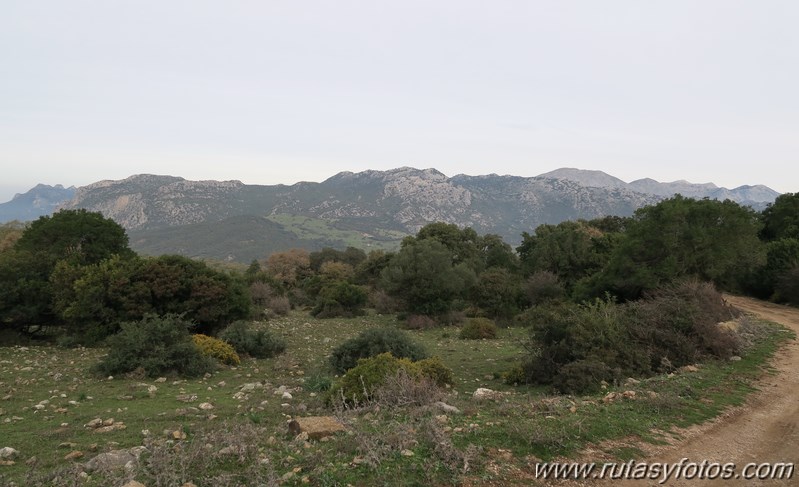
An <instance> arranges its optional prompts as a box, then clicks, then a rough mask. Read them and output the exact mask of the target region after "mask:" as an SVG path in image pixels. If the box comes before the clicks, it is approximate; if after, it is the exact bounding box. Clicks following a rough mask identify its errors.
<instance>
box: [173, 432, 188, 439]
mask: <svg viewBox="0 0 799 487" xmlns="http://www.w3.org/2000/svg"><path fill="white" fill-rule="evenodd" d="M172 438H173V439H175V440H185V439H186V433H184V432H183V431H180V430H175V431H173V432H172Z"/></svg>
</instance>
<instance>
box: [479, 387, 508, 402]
mask: <svg viewBox="0 0 799 487" xmlns="http://www.w3.org/2000/svg"><path fill="white" fill-rule="evenodd" d="M472 399H474V400H475V401H486V400H496V399H502V393H501V392H498V391H494V390H492V389H486V388H485V387H480V388H479V389H477V390H476V391H474V394H472Z"/></svg>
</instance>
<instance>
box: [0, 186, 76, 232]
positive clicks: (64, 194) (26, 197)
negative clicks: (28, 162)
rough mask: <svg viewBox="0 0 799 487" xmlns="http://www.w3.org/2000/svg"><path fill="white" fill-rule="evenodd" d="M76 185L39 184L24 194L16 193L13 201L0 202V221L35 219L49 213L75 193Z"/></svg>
mask: <svg viewBox="0 0 799 487" xmlns="http://www.w3.org/2000/svg"><path fill="white" fill-rule="evenodd" d="M75 191H76V190H75V187H74V186H72V187H69V188H65V187H63V186H62V185H60V184H56V185H55V186H48V185H46V184H38V185H36V186H35V187H34V188H32V189H31V190H29V191H28V192H26V193H23V194H16V195H14V198H12V199H11V201H8V202H6V203H1V204H0V223H2V222H7V221H12V220H19V221H29V220H35V219H37V218H39V217H40V216H43V215H49V214H50V213H52V212H53V211H55V209H56V208H57V207H58V206H59V205H61V204H63V203H64V201H66V200H69V199H71V198H72V197H73V196H74V195H75Z"/></svg>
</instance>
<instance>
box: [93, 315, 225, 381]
mask: <svg viewBox="0 0 799 487" xmlns="http://www.w3.org/2000/svg"><path fill="white" fill-rule="evenodd" d="M191 326H192V325H191V323H189V322H187V321H185V320H183V318H182V317H181V316H179V315H173V314H170V315H165V316H156V315H147V316H145V317H144V318H143V319H142V320H140V321H135V322H126V323H122V324H121V325H120V327H121V331H120V332H119V333H117V334H116V335H113V336H111V337H109V338H108V340H107V344H108V347H109V350H108V355H106V356H105V357H104V358H103V359H102V360H101V361H100V363H99V364H98V365H97V370H98V371H99V372H100V373H102V374H104V375H109V374H121V373H127V372H132V371H134V370H136V369H138V368H141V369H142V370H144V372H145V373H146V374H147V375H148V376H150V377H157V376H160V375H163V374H165V373H169V372H174V373H177V374H180V375H184V376H187V377H195V376H199V375H202V374H204V373H206V372H209V371H211V370H212V369H213V361H212V360H211V359H210V358H208V357H206V356H204V355H203V354H201V353H200V350H199V349H198V348H197V347H196V346H195V345H194V342H193V341H192V338H191V334H190V333H189V327H191Z"/></svg>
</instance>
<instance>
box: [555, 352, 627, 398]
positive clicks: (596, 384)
mask: <svg viewBox="0 0 799 487" xmlns="http://www.w3.org/2000/svg"><path fill="white" fill-rule="evenodd" d="M613 378H614V377H613V372H612V371H611V369H610V367H608V366H607V365H605V363H604V362H601V361H599V360H596V359H584V360H576V361H574V362H570V363H568V364H566V365H564V366H563V367H561V368H560V371H559V372H558V374H557V375H555V378H554V380H553V381H552V385H553V386H555V388H556V389H557V390H559V391H560V392H563V393H566V394H584V393H588V392H596V391H597V390H599V388H600V384H601V383H602V381H603V380H604V381H610V380H612V379H613Z"/></svg>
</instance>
